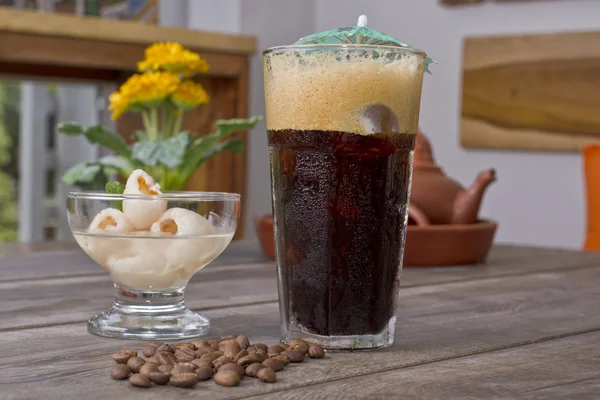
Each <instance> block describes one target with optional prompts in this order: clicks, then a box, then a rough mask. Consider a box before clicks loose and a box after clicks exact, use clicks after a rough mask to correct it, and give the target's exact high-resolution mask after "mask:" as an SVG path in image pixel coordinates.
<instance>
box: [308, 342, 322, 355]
mask: <svg viewBox="0 0 600 400" xmlns="http://www.w3.org/2000/svg"><path fill="white" fill-rule="evenodd" d="M308 356H309V357H310V358H323V357H325V350H323V348H322V347H321V346H319V345H318V344H314V345H312V346H310V347H309V348H308Z"/></svg>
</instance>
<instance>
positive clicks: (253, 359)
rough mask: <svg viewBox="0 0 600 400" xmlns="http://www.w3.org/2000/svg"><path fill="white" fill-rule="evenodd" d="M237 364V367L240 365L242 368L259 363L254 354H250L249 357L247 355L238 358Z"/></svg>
mask: <svg viewBox="0 0 600 400" xmlns="http://www.w3.org/2000/svg"><path fill="white" fill-rule="evenodd" d="M237 363H238V364H239V365H241V366H242V367H246V366H248V365H250V364H254V363H260V362H259V361H258V358H256V357H255V356H254V354H250V355H247V356H244V357H242V358H240V359H239V360H238V362H237Z"/></svg>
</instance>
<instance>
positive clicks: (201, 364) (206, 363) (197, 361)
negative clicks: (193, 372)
mask: <svg viewBox="0 0 600 400" xmlns="http://www.w3.org/2000/svg"><path fill="white" fill-rule="evenodd" d="M192 364H194V365H195V366H196V368H202V367H209V368H212V367H213V365H212V361H210V360H200V359H199V358H196V359H195V360H194V361H192Z"/></svg>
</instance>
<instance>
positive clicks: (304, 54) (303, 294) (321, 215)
mask: <svg viewBox="0 0 600 400" xmlns="http://www.w3.org/2000/svg"><path fill="white" fill-rule="evenodd" d="M264 60H265V98H266V109H267V130H268V140H269V150H270V157H271V178H272V193H273V213H274V223H275V241H276V258H277V268H278V279H279V296H280V311H281V318H282V333H283V336H284V338H286V339H290V338H295V337H299V338H303V339H310V340H312V341H316V342H319V343H320V344H322V345H324V346H325V347H328V348H365V347H369V348H372V347H382V346H387V345H390V344H391V343H392V342H393V339H394V326H395V314H396V298H397V294H398V287H399V279H400V271H401V264H402V253H403V248H404V236H405V231H406V221H407V205H408V201H409V195H410V179H411V172H412V157H413V150H414V146H415V133H416V131H417V125H418V116H419V105H420V96H421V86H422V80H423V71H424V60H425V56H424V54H423V53H422V52H420V51H416V50H409V49H399V48H393V47H385V46H380V47H375V46H360V45H349V46H319V45H315V46H307V45H305V46H291V47H286V48H274V49H270V50H268V51H266V52H265V54H264Z"/></svg>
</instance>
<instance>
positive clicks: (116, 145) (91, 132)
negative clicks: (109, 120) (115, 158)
mask: <svg viewBox="0 0 600 400" xmlns="http://www.w3.org/2000/svg"><path fill="white" fill-rule="evenodd" d="M85 137H86V138H87V140H89V141H90V143H98V144H100V145H102V146H104V147H106V148H108V149H111V150H113V151H114V152H116V153H117V154H120V155H122V156H125V157H129V156H131V149H129V146H128V145H127V142H125V139H123V138H122V137H121V136H119V135H117V134H116V133H114V132H111V131H107V130H106V129H104V128H103V127H102V126H100V125H95V126H92V127H90V128H88V129H87V130H86V131H85Z"/></svg>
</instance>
